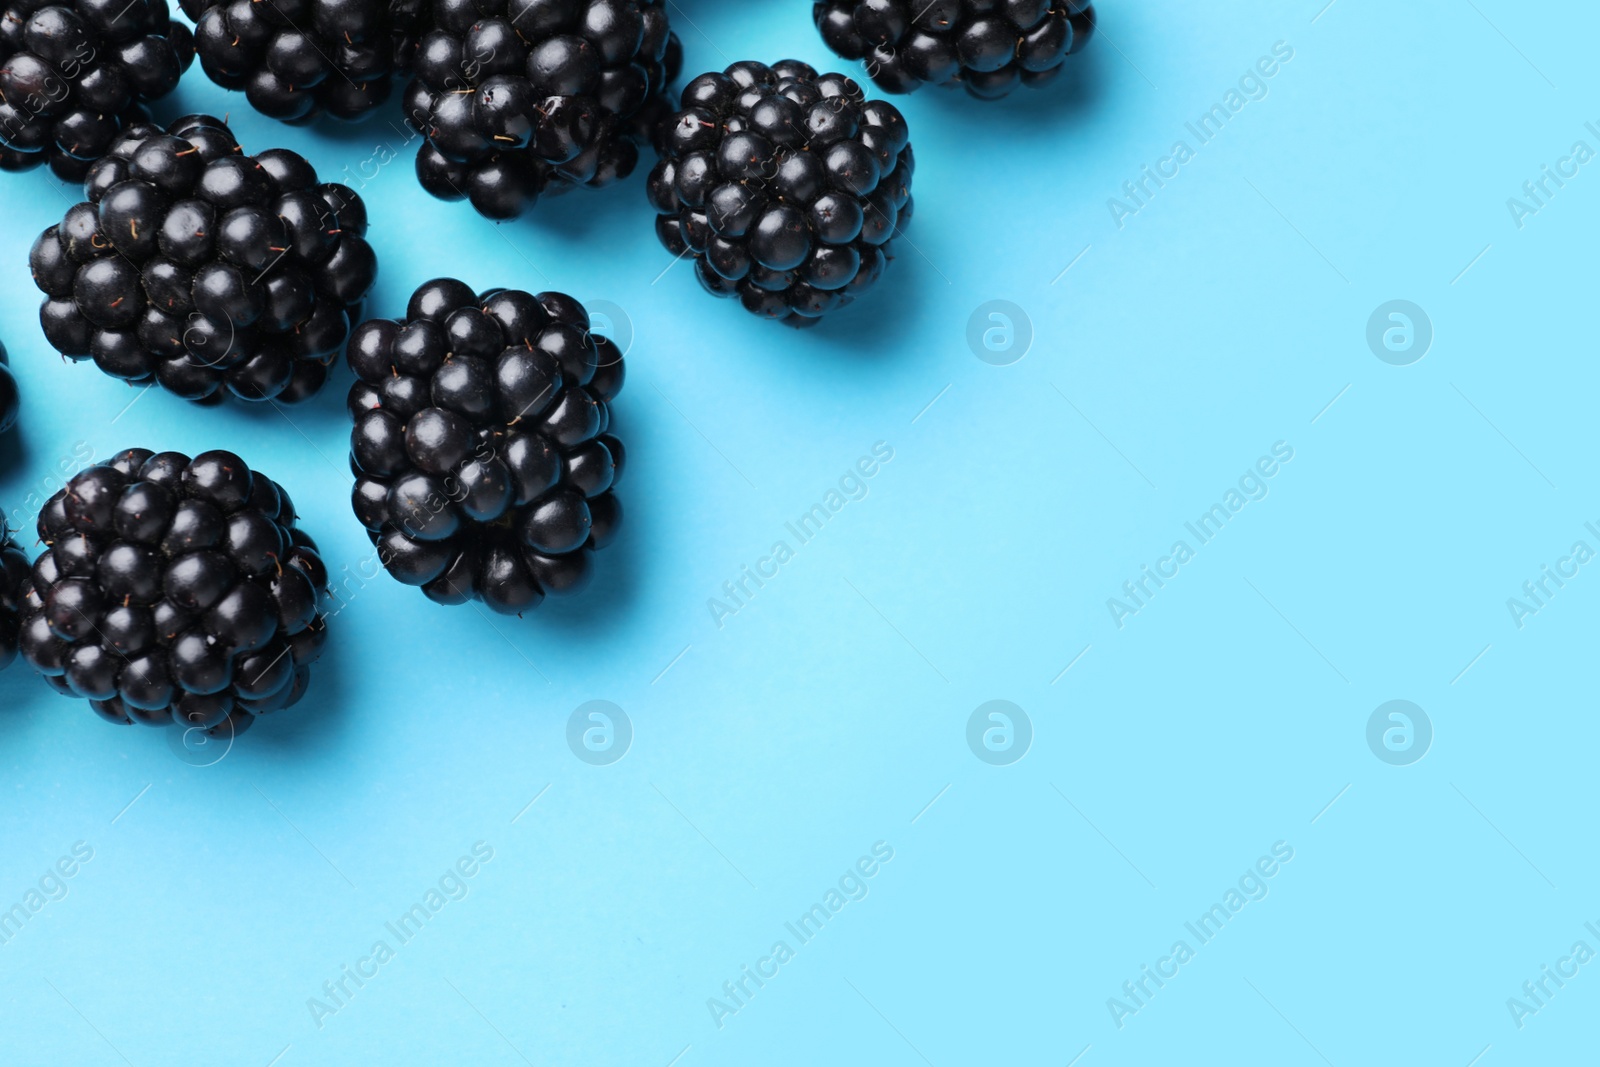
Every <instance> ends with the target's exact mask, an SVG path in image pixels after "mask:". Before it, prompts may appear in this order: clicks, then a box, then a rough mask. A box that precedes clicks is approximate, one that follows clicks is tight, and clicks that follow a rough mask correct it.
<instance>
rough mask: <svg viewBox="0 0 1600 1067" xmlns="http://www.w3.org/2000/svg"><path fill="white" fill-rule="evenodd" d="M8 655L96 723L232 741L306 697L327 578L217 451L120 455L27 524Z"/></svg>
mask: <svg viewBox="0 0 1600 1067" xmlns="http://www.w3.org/2000/svg"><path fill="white" fill-rule="evenodd" d="M38 527H39V539H40V541H42V542H43V543H44V545H45V550H44V552H43V553H42V554H41V555H40V556H39V558H38V559H37V560H35V561H34V564H33V569H32V572H31V577H30V580H29V584H28V585H27V586H26V587H25V592H24V596H23V601H22V627H21V640H20V644H21V648H22V655H23V658H24V659H26V660H27V661H28V663H29V664H31V665H32V666H33V668H34V669H35V670H37V671H38V672H39V673H40V674H42V675H44V678H45V681H47V682H49V683H50V686H51V688H53V689H55V690H56V691H57V692H60V693H63V694H65V695H67V696H75V697H82V698H84V699H86V700H88V701H89V703H90V706H91V707H93V708H94V710H95V711H96V712H97V713H98V714H99V715H100V716H102V717H103V718H105V719H107V720H109V721H111V722H115V723H129V722H139V723H144V724H146V725H149V726H165V725H168V724H171V723H177V724H178V725H180V726H184V727H187V728H190V729H201V730H207V731H210V732H211V734H212V736H218V735H219V734H220V735H226V736H229V737H231V736H233V735H235V734H238V733H241V732H243V731H244V730H246V729H247V728H249V726H250V725H251V723H253V722H254V721H255V717H256V716H257V715H264V714H267V713H268V712H273V711H278V710H280V709H283V708H287V707H289V706H290V705H292V704H294V703H295V702H297V701H298V700H299V699H300V698H301V697H302V696H304V695H305V692H306V686H307V685H308V684H309V682H310V678H311V665H312V664H313V663H315V662H316V661H317V658H318V657H319V656H320V655H321V654H322V649H323V645H324V644H325V643H326V640H327V633H328V631H327V626H326V625H325V623H324V619H323V615H322V605H323V603H324V602H325V598H326V597H327V595H328V594H327V588H328V574H327V569H326V568H325V567H324V566H323V563H322V559H321V557H320V556H319V555H318V554H317V546H316V544H315V543H314V542H313V541H312V540H311V538H310V537H308V536H307V535H306V534H305V532H304V531H302V530H300V529H299V528H298V527H297V526H296V525H295V511H294V504H293V503H292V502H291V501H290V500H289V494H287V493H285V492H284V491H283V489H282V488H281V487H280V486H279V485H278V484H277V483H276V482H274V481H273V480H272V479H270V478H268V477H266V476H265V475H261V474H252V473H251V471H250V468H249V467H248V466H246V465H245V463H244V461H243V460H242V459H240V458H239V457H238V456H236V455H233V454H232V453H231V452H206V453H203V454H201V455H199V456H196V457H195V458H194V459H192V460H191V459H190V458H189V457H188V456H185V455H181V454H179V453H176V452H162V453H159V454H158V453H153V452H150V451H149V450H147V449H142V448H135V449H129V450H128V451H126V452H121V453H118V454H117V455H116V456H114V457H113V458H112V460H111V462H110V463H108V464H104V465H101V466H95V467H89V468H87V469H85V470H83V471H80V472H79V473H78V474H76V475H74V476H73V478H72V479H71V480H70V481H69V482H68V483H67V486H66V488H64V489H62V490H61V491H60V492H58V493H56V495H55V496H53V497H51V498H50V501H49V502H48V503H47V504H46V505H45V506H44V510H43V511H42V512H41V513H40V515H39V522H38Z"/></svg>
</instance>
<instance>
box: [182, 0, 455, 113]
mask: <svg viewBox="0 0 1600 1067" xmlns="http://www.w3.org/2000/svg"><path fill="white" fill-rule="evenodd" d="M182 4H183V10H184V12H185V13H187V14H188V16H189V17H190V18H192V19H193V20H194V22H195V51H196V53H197V54H198V55H199V57H200V67H201V69H202V70H204V71H205V72H206V76H207V77H208V78H210V79H211V80H212V81H214V82H216V83H217V84H218V85H220V86H222V87H223V88H225V89H243V90H244V94H245V99H247V100H248V101H249V102H250V106H251V107H253V108H255V109H256V110H257V111H259V112H261V113H262V114H263V115H266V116H268V117H269V118H274V119H282V120H283V121H284V122H288V123H293V124H299V123H305V122H309V121H311V120H312V119H313V118H315V117H316V116H317V114H318V113H319V112H326V113H327V114H329V115H332V116H333V117H334V118H337V119H344V120H352V119H358V118H362V117H364V116H366V115H368V114H370V113H371V112H372V111H373V109H375V108H377V107H378V106H379V105H380V104H382V103H383V102H384V101H386V100H388V99H389V94H390V93H391V92H392V91H393V87H394V80H395V77H396V76H397V75H399V76H404V75H407V74H409V73H410V72H411V66H412V62H413V61H414V59H415V58H416V51H417V41H418V39H419V37H420V34H421V29H422V14H423V5H422V4H421V3H420V2H418V0H393V2H391V0H272V2H271V3H256V2H254V0H182Z"/></svg>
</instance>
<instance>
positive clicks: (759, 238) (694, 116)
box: [649, 59, 915, 326]
mask: <svg viewBox="0 0 1600 1067" xmlns="http://www.w3.org/2000/svg"><path fill="white" fill-rule="evenodd" d="M662 140H663V142H664V144H663V155H662V159H661V161H660V162H659V163H657V164H656V166H655V169H654V170H653V171H652V172H651V173H650V182H649V194H650V202H651V203H652V204H653V205H654V206H655V209H656V210H657V211H658V212H660V215H659V216H658V217H657V218H656V235H657V236H658V237H660V238H661V243H662V244H663V245H665V246H666V248H667V251H668V252H671V253H672V254H673V255H675V256H684V255H692V256H693V257H694V265H695V273H696V275H697V276H698V277H699V279H700V284H701V285H703V286H704V287H705V288H706V289H707V290H708V291H710V292H711V293H714V294H716V295H717V296H729V297H732V296H736V297H738V298H739V300H740V302H741V303H743V304H744V306H745V309H746V310H748V311H751V312H754V313H755V314H757V315H761V316H763V317H765V318H769V319H779V320H782V321H784V322H786V323H788V324H789V325H791V326H811V325H814V324H815V323H816V321H817V320H818V319H819V318H820V317H821V316H823V315H825V314H826V313H828V312H829V311H832V310H834V309H835V308H840V307H843V306H844V305H846V304H849V303H851V302H852V301H853V300H855V298H856V297H858V296H860V295H861V294H862V293H864V292H866V291H867V290H868V289H869V288H871V287H872V285H873V284H874V283H875V282H877V280H878V278H879V276H881V275H882V274H883V271H884V268H885V267H886V266H887V265H888V262H889V260H890V258H891V242H892V239H893V238H894V236H895V235H896V234H897V233H899V231H900V228H901V227H903V226H905V224H906V223H907V222H908V221H910V219H911V173H912V171H913V169H914V168H915V160H914V158H913V156H912V152H911V145H910V142H909V134H908V131H907V129H906V121H905V119H904V118H902V117H901V115H900V112H899V110H898V109H896V108H895V106H894V105H893V104H890V103H887V102H885V101H882V100H868V99H867V98H866V97H865V96H864V95H863V94H862V92H861V87H860V86H858V85H857V84H856V83H855V82H854V81H852V80H851V79H850V78H847V77H845V76H844V75H843V74H823V75H821V76H818V74H817V72H816V71H815V70H813V69H812V68H811V67H808V66H806V65H805V64H804V63H801V62H799V61H797V60H792V59H789V60H784V61H783V62H781V63H778V64H776V65H775V66H772V67H768V66H765V65H764V64H761V63H751V62H744V63H735V64H734V65H733V66H731V67H729V68H728V69H727V70H726V71H725V72H723V73H721V74H702V75H701V76H700V77H698V78H696V79H695V80H694V81H692V82H690V83H689V84H688V85H687V86H686V87H685V88H684V90H683V110H682V111H680V112H678V114H677V115H676V116H675V117H674V118H672V119H671V120H669V125H667V127H666V129H665V130H664V132H663V134H662Z"/></svg>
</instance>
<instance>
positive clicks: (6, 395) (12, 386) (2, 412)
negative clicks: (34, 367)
mask: <svg viewBox="0 0 1600 1067" xmlns="http://www.w3.org/2000/svg"><path fill="white" fill-rule="evenodd" d="M21 408H22V400H21V397H20V396H19V395H18V393H17V379H16V378H15V377H14V376H13V375H12V373H11V368H10V367H9V366H7V365H6V346H5V345H0V433H5V432H6V431H7V430H9V429H11V427H13V426H15V425H16V424H17V413H18V412H19V411H20V410H21Z"/></svg>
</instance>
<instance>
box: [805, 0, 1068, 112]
mask: <svg viewBox="0 0 1600 1067" xmlns="http://www.w3.org/2000/svg"><path fill="white" fill-rule="evenodd" d="M812 17H813V18H814V19H815V20H816V23H817V28H818V29H819V30H821V31H822V39H823V40H824V41H825V42H827V45H828V47H829V48H831V49H833V50H834V51H835V52H837V53H838V54H839V55H841V56H843V57H844V58H845V59H855V60H860V61H861V63H862V65H863V66H864V67H865V68H866V71H867V73H868V75H869V76H870V77H871V78H872V80H873V81H874V82H875V83H877V85H878V87H879V88H881V89H883V90H884V91H885V92H890V93H909V92H911V91H913V90H915V89H918V88H921V87H922V86H923V85H945V86H954V85H961V86H964V87H965V88H966V90H967V92H969V93H971V94H972V95H973V96H976V97H980V98H982V99H985V100H996V99H999V98H1000V97H1002V96H1005V95H1006V94H1008V93H1010V92H1011V90H1013V89H1015V88H1016V87H1017V86H1018V85H1026V86H1029V87H1030V88H1031V87H1037V86H1040V85H1043V84H1044V83H1046V82H1048V81H1050V80H1051V79H1052V78H1054V77H1055V76H1056V75H1057V74H1058V73H1060V71H1061V64H1062V63H1063V62H1064V61H1065V60H1066V58H1067V56H1069V55H1071V54H1072V53H1074V52H1077V51H1078V50H1080V49H1081V48H1083V46H1084V45H1086V44H1088V43H1089V38H1090V36H1091V35H1093V33H1094V7H1093V6H1092V5H1091V4H1090V3H1089V0H819V2H817V3H815V4H813V5H812Z"/></svg>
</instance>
